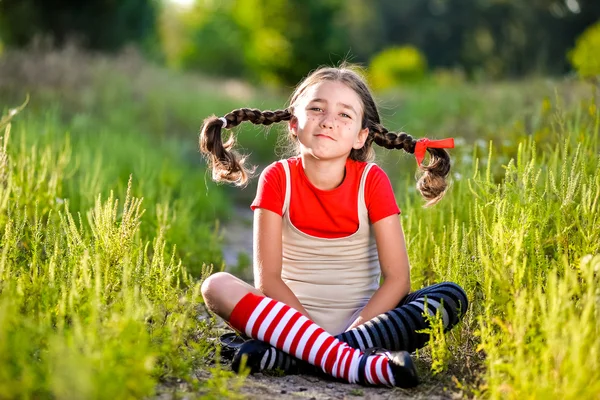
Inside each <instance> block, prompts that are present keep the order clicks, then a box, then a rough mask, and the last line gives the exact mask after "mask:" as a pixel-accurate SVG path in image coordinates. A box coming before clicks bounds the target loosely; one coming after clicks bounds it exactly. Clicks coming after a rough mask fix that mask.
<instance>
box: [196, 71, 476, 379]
mask: <svg viewBox="0 0 600 400" xmlns="http://www.w3.org/2000/svg"><path fill="white" fill-rule="evenodd" d="M244 121H250V122H252V123H254V124H263V125H270V124H272V123H276V122H282V121H287V122H288V127H289V133H290V136H291V140H292V141H293V143H294V144H295V146H296V149H297V156H296V157H292V158H289V159H287V160H282V161H279V162H276V163H273V164H271V165H270V166H268V167H267V168H266V169H265V170H264V171H263V173H262V174H261V177H260V180H259V187H258V191H257V195H256V198H255V200H254V202H253V203H252V209H253V210H254V255H253V256H254V257H253V266H254V281H255V287H252V286H250V285H248V284H246V283H245V282H243V281H242V280H240V279H238V278H236V277H234V276H232V275H230V274H227V273H224V272H219V273H216V274H214V275H212V276H210V277H209V278H208V279H206V280H205V281H204V283H203V285H202V295H203V297H204V300H205V302H206V304H207V306H208V308H209V309H210V310H211V311H213V312H214V313H216V314H217V315H219V316H221V317H222V318H224V319H225V320H226V321H228V322H229V324H230V325H231V326H233V327H234V328H235V329H236V330H238V331H240V332H243V333H245V334H246V335H247V336H249V337H251V338H253V339H257V340H253V341H249V342H246V343H245V344H244V345H243V346H242V347H241V348H240V349H239V351H238V354H237V355H236V357H235V358H234V362H233V368H234V369H236V370H237V369H238V368H239V364H240V360H241V359H242V356H243V357H244V359H245V360H246V363H247V365H249V366H250V367H251V368H252V370H254V371H255V370H259V369H265V368H274V367H279V368H284V369H285V368H286V367H287V368H288V369H289V368H291V367H294V366H295V365H296V366H297V362H296V360H297V359H300V360H303V361H305V362H307V363H309V364H311V365H314V366H316V367H318V368H320V369H321V370H322V371H323V372H325V373H327V374H329V375H331V376H333V377H335V378H341V379H344V380H346V381H348V382H357V383H362V384H371V385H392V386H393V385H395V386H401V387H411V386H415V385H416V384H417V382H418V379H417V375H416V371H415V368H414V365H413V363H412V360H411V358H410V356H409V354H408V353H409V352H412V351H414V350H415V349H417V348H420V347H422V346H424V345H425V343H426V341H427V339H428V335H426V334H423V333H417V332H418V331H420V330H422V329H426V328H427V327H428V319H427V318H426V317H425V316H424V314H425V312H427V313H429V314H430V315H434V314H436V313H437V312H440V314H441V316H442V318H443V322H444V326H445V328H446V329H450V328H451V327H452V326H454V325H455V324H456V323H457V322H458V321H459V318H460V317H461V316H462V315H464V313H465V311H466V309H467V297H466V295H465V293H464V291H463V290H462V289H461V288H460V287H459V286H458V285H456V284H453V283H449V282H447V283H442V284H438V285H434V286H430V287H428V288H424V289H421V290H419V291H417V292H414V293H411V294H409V290H410V277H409V261H408V256H407V253H406V247H405V241H404V235H403V232H402V227H401V225H400V220H399V218H398V214H399V213H400V210H399V209H398V206H397V205H396V200H395V198H394V193H393V191H392V187H391V184H390V181H389V178H388V177H387V175H386V174H385V172H383V170H382V169H381V168H379V167H378V166H377V165H375V164H372V163H369V161H370V160H372V159H373V155H374V154H373V149H372V144H373V142H375V143H376V144H378V145H380V146H384V147H386V148H388V149H403V150H404V151H407V152H409V153H414V154H415V156H416V157H417V161H418V164H419V166H420V168H421V170H422V171H423V175H422V177H421V178H420V179H419V181H418V182H417V188H418V189H419V191H420V192H421V194H422V195H423V197H424V198H425V199H426V200H427V201H428V202H427V205H431V204H434V203H436V202H437V201H438V200H439V199H440V198H441V197H442V196H443V194H444V192H445V189H446V182H445V178H446V176H447V175H448V173H449V170H450V158H449V156H448V153H447V152H446V151H445V150H443V148H444V147H453V141H452V139H446V140H442V141H429V140H427V139H421V140H418V141H417V140H414V139H413V138H412V137H411V136H409V135H407V134H405V133H399V134H397V133H393V132H389V131H388V130H387V129H386V128H385V127H384V126H383V125H381V122H380V118H379V113H378V111H377V107H376V105H375V102H374V100H373V97H372V95H371V93H370V91H369V89H368V87H367V85H366V84H365V82H364V80H363V79H362V78H361V76H360V75H359V74H358V73H357V72H355V71H354V70H353V69H352V68H348V67H344V66H343V67H340V68H320V69H318V70H316V71H314V72H313V73H312V74H310V75H309V76H308V77H307V78H306V79H305V80H304V81H303V82H302V83H301V84H300V85H299V86H298V87H297V88H296V90H295V91H294V93H293V94H292V97H291V99H290V105H289V107H288V108H287V109H285V110H278V111H259V110H253V109H238V110H234V111H232V112H230V113H229V114H227V115H225V117H221V118H217V117H214V116H213V117H209V118H207V119H206V120H205V121H204V124H203V127H202V131H201V134H200V149H201V151H202V152H203V153H204V154H205V155H207V158H208V160H209V164H210V166H211V168H212V173H213V179H215V180H216V181H227V182H232V183H235V184H237V185H243V184H245V183H246V181H247V179H248V172H247V170H246V169H245V168H244V165H243V161H244V159H243V158H240V157H239V156H238V155H236V154H235V153H234V152H232V147H233V144H234V139H233V136H232V137H231V138H230V139H229V140H228V141H227V142H226V143H223V142H222V139H221V132H222V129H224V128H225V129H230V128H233V127H235V126H237V125H239V124H240V123H241V122H244ZM426 150H427V151H428V152H429V153H430V156H431V160H430V162H429V165H427V166H421V161H422V159H423V157H424V154H425V151H426ZM380 275H382V276H383V283H382V284H381V286H380V285H379V282H380ZM374 348H375V349H377V348H379V349H380V350H373V349H374ZM381 349H384V350H383V353H381V351H382V350H381ZM286 354H289V355H291V356H293V357H290V356H285V355H286Z"/></svg>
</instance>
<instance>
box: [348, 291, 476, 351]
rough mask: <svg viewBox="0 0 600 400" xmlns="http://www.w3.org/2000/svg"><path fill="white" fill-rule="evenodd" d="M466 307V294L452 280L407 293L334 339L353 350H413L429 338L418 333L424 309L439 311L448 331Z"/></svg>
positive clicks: (424, 322)
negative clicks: (385, 309) (372, 316)
mask: <svg viewBox="0 0 600 400" xmlns="http://www.w3.org/2000/svg"><path fill="white" fill-rule="evenodd" d="M426 306H427V308H425V307H426ZM467 307H468V300H467V295H466V294H465V292H464V290H463V289H462V288H461V287H460V286H458V285H457V284H455V283H452V282H443V283H438V284H436V285H432V286H428V287H426V288H423V289H421V290H418V291H416V292H413V293H410V294H409V295H408V296H406V297H405V298H404V299H403V300H402V302H401V303H400V304H399V306H398V307H397V308H394V309H393V310H390V311H388V312H386V313H384V314H381V315H378V316H377V317H375V318H373V319H372V320H370V321H367V322H366V323H364V324H362V325H361V326H359V327H356V328H354V329H352V330H349V331H347V332H344V333H341V334H339V335H338V336H337V338H338V339H340V340H342V341H344V342H346V343H348V344H349V345H350V346H351V347H354V348H356V349H363V350H364V349H367V348H369V347H383V348H384V349H387V350H390V351H398V350H406V351H408V352H413V351H415V350H416V349H420V348H421V347H423V346H425V344H426V343H427V341H428V340H429V335H428V334H427V333H417V331H420V330H423V329H426V328H428V327H429V323H428V321H427V319H426V318H425V317H424V316H423V314H424V313H425V310H427V313H428V314H429V315H431V316H433V315H436V313H437V312H438V310H439V311H440V313H441V316H442V320H443V323H444V329H445V330H446V331H448V330H450V329H451V328H452V327H453V326H454V325H456V324H457V323H458V322H459V321H460V318H461V317H462V316H463V315H464V314H465V312H466V311H467Z"/></svg>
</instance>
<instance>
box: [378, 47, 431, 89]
mask: <svg viewBox="0 0 600 400" xmlns="http://www.w3.org/2000/svg"><path fill="white" fill-rule="evenodd" d="M426 71H427V60H426V59H425V56H424V55H423V53H421V52H420V51H419V49H417V48H416V47H413V46H402V47H391V48H388V49H385V50H383V51H382V52H380V53H378V54H377V55H375V56H374V57H373V58H372V59H371V62H370V64H369V81H370V83H371V85H372V87H373V88H375V89H378V90H382V89H389V88H392V87H395V86H400V85H406V84H411V83H416V82H420V81H421V80H422V79H423V78H424V77H425V72H426Z"/></svg>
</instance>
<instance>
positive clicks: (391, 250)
mask: <svg viewBox="0 0 600 400" xmlns="http://www.w3.org/2000/svg"><path fill="white" fill-rule="evenodd" d="M372 227H373V230H374V232H375V240H376V242H377V251H378V253H379V264H380V266H381V273H382V275H383V279H384V280H383V284H382V285H381V286H380V287H379V289H377V291H376V292H375V294H373V297H371V300H369V302H368V303H367V305H366V306H365V308H363V310H362V311H361V313H360V315H359V316H358V318H357V319H356V320H355V321H354V322H353V323H352V325H350V327H349V328H348V329H352V328H355V327H357V326H358V325H361V324H363V323H365V322H367V321H369V320H370V319H373V318H374V317H376V316H377V315H379V314H382V313H384V312H387V311H389V310H391V309H393V308H396V306H397V305H398V303H400V300H402V298H404V296H406V295H407V294H408V292H409V291H410V266H409V262H408V254H407V253H406V243H405V241H404V233H403V232H402V225H401V224H400V218H399V217H398V215H397V214H394V215H390V216H389V217H385V218H383V219H381V220H379V221H377V222H375V223H374V224H373V225H372Z"/></svg>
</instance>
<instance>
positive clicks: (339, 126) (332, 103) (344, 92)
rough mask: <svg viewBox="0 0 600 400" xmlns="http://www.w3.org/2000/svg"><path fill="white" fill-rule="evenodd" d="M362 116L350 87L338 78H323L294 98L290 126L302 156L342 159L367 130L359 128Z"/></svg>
mask: <svg viewBox="0 0 600 400" xmlns="http://www.w3.org/2000/svg"><path fill="white" fill-rule="evenodd" d="M362 118H363V106H362V102H361V100H360V98H359V97H358V94H356V92H355V91H354V90H352V89H350V88H349V87H348V86H346V85H345V84H344V83H342V82H337V81H323V82H320V83H318V84H316V85H313V86H311V87H310V88H308V89H307V90H306V92H305V93H304V94H303V95H302V96H301V97H300V98H299V99H298V102H297V103H296V104H295V105H294V116H293V117H292V119H291V120H290V130H291V132H292V134H293V135H295V136H296V137H297V138H298V141H299V143H300V153H301V155H302V156H310V157H314V158H316V159H319V160H337V159H339V160H341V159H343V160H344V161H345V160H346V158H348V156H349V155H350V151H351V150H352V149H353V148H354V149H360V148H361V147H362V146H363V145H364V143H365V140H366V139H367V136H368V134H369V129H368V128H365V129H361V123H362Z"/></svg>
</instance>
